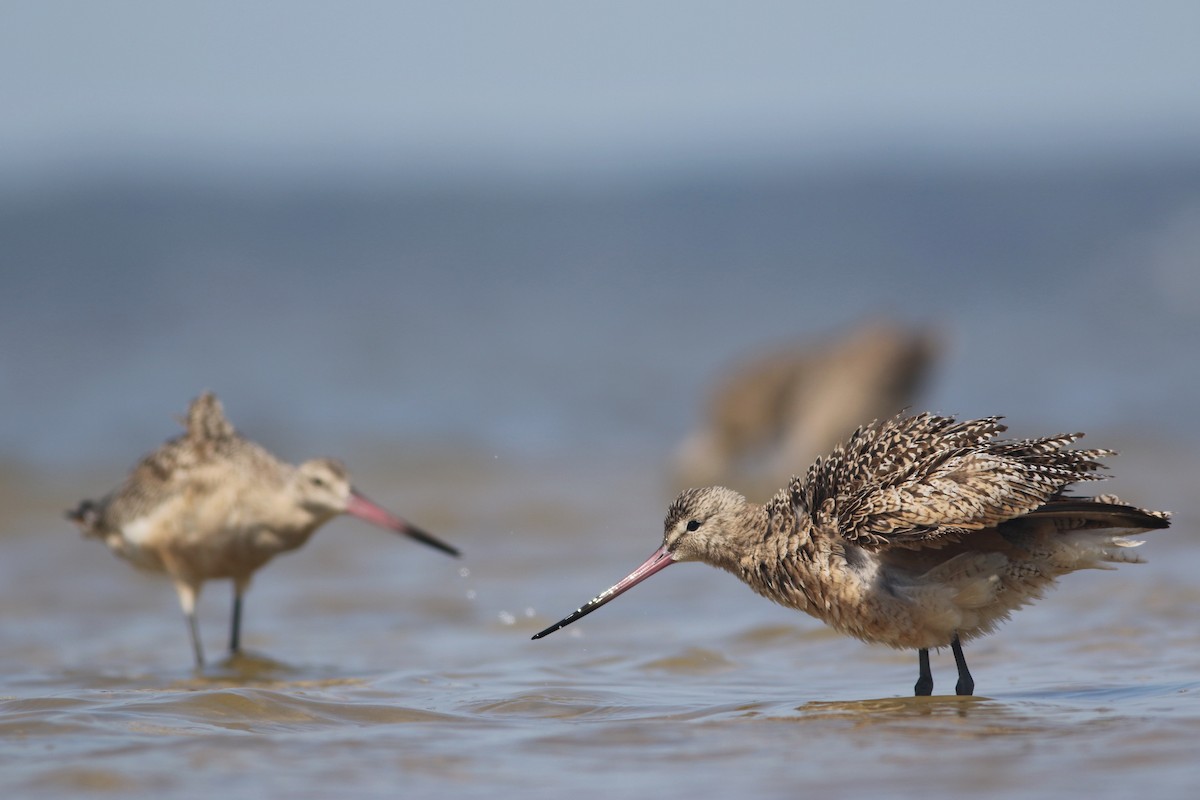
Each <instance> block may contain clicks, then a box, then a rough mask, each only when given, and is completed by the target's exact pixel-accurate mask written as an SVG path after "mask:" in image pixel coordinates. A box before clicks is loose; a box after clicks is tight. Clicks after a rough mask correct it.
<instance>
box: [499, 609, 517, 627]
mask: <svg viewBox="0 0 1200 800" xmlns="http://www.w3.org/2000/svg"><path fill="white" fill-rule="evenodd" d="M499 617H500V622H501V623H502V624H504V625H516V624H517V618H516V617H514V616H513V615H512V614H510V613H508V612H507V611H501V612H500V614H499Z"/></svg>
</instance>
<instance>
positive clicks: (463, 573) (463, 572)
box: [458, 567, 471, 578]
mask: <svg viewBox="0 0 1200 800" xmlns="http://www.w3.org/2000/svg"><path fill="white" fill-rule="evenodd" d="M458 577H460V578H469V577H471V570H469V569H467V568H466V567H460V568H459V570H458Z"/></svg>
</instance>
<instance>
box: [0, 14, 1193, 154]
mask: <svg viewBox="0 0 1200 800" xmlns="http://www.w3.org/2000/svg"><path fill="white" fill-rule="evenodd" d="M1198 42H1200V3H1196V2H1144V3H1133V2H1104V1H1103V0H1093V2H1004V3H986V4H984V3H963V2H943V1H941V0H913V1H912V2H905V3H901V2H847V3H828V2H826V3H799V2H738V3H708V2H690V1H689V0H675V1H673V2H592V3H578V2H430V3H398V2H347V3H312V2H295V1H294V0H267V1H265V2H253V3H246V2H235V1H234V0H209V1H208V2H204V3H190V4H174V3H161V2H152V1H150V0H143V1H140V2H139V1H137V0H126V1H125V2H120V1H114V0H109V2H103V3H96V2H88V1H87V0H77V1H76V2H67V1H58V2H55V1H54V0H29V1H28V2H11V0H10V1H9V2H4V3H3V4H2V5H0V76H3V77H2V78H0V104H2V106H3V108H4V109H5V112H4V117H3V118H4V122H3V124H0V169H6V170H18V171H21V172H25V173H28V172H29V171H32V172H34V173H37V172H38V171H41V170H43V169H50V168H58V169H61V168H63V167H64V166H66V167H68V168H69V167H70V166H71V165H77V164H80V163H85V162H87V161H89V160H90V159H93V158H97V157H111V156H117V157H122V158H137V157H140V156H150V157H154V158H158V159H173V158H177V157H181V158H185V159H195V160H199V161H206V160H211V161H216V162H222V161H226V162H231V163H266V164H278V165H281V166H284V167H288V166H290V165H294V164H297V163H311V164H317V165H320V164H322V163H330V162H332V163H342V162H351V163H352V162H354V161H359V162H360V163H370V162H375V161H377V160H383V161H385V162H391V163H396V164H401V165H403V164H423V165H427V166H428V165H432V166H433V167H434V168H440V167H444V166H447V165H449V166H455V165H457V166H460V167H467V168H473V167H476V166H488V167H490V168H497V169H502V170H503V169H516V170H521V169H524V168H527V167H532V168H536V167H537V166H541V167H543V168H550V169H556V168H559V167H563V166H567V167H570V166H576V165H591V166H596V165H601V166H603V165H606V164H614V163H615V164H637V163H641V162H646V161H652V162H663V161H666V162H670V161H680V160H682V161H685V162H686V161H689V160H696V159H708V158H715V159H718V160H720V159H726V160H734V161H736V160H738V159H751V160H753V159H757V158H763V159H764V160H769V158H770V157H774V156H778V155H784V156H787V157H791V158H798V159H803V158H805V157H806V156H812V155H813V154H818V155H827V154H829V153H831V152H832V153H841V154H845V153H854V152H856V151H859V150H867V151H872V150H873V151H883V152H885V153H886V152H887V151H889V150H893V149H899V150H904V149H911V148H914V147H915V148H918V149H922V150H930V151H933V152H935V153H940V152H943V151H946V152H951V153H955V154H960V155H961V154H965V155H967V156H972V155H975V154H978V153H980V152H989V151H993V150H998V151H1001V152H1012V151H1017V152H1022V151H1030V150H1032V151H1042V152H1045V151H1047V150H1051V151H1053V150H1066V151H1068V152H1073V151H1076V150H1078V149H1080V148H1084V149H1087V148H1120V149H1131V148H1132V149H1139V148H1140V149H1144V150H1153V149H1155V148H1162V147H1184V148H1186V147H1188V146H1189V145H1190V146H1193V147H1194V146H1195V145H1194V143H1196V142H1200V44H1198Z"/></svg>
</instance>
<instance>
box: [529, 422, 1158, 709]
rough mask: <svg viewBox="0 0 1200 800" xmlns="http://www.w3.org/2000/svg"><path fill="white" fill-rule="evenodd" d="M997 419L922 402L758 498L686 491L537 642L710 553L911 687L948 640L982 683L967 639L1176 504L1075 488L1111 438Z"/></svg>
mask: <svg viewBox="0 0 1200 800" xmlns="http://www.w3.org/2000/svg"><path fill="white" fill-rule="evenodd" d="M1003 430H1005V427H1004V426H1003V425H1001V424H1000V422H999V418H998V417H990V418H987V419H979V420H970V421H966V422H961V423H960V422H955V420H953V419H950V418H947V417H939V416H933V415H930V414H921V415H919V416H912V417H897V418H893V419H889V420H887V421H884V422H875V423H872V424H871V425H869V426H867V427H864V428H860V429H859V430H858V431H856V432H855V433H854V434H853V435H852V436H851V437H850V439H849V441H848V442H846V443H845V444H844V445H842V446H839V447H837V448H836V449H835V450H834V451H833V454H832V455H831V456H829V457H828V458H827V459H824V460H822V459H818V460H817V462H816V463H815V464H814V465H813V466H812V467H811V468H810V469H809V471H808V474H807V476H806V477H805V478H804V479H800V478H793V479H792V480H791V483H790V484H789V485H788V486H787V487H786V488H785V489H782V490H780V491H779V492H778V493H777V494H776V495H775V496H774V497H773V498H772V499H771V500H770V501H769V502H767V503H766V504H765V505H759V504H757V503H750V502H747V501H746V499H745V498H744V497H742V496H741V495H740V494H738V493H737V492H734V491H732V490H730V489H726V488H724V487H711V488H707V489H688V490H687V491H685V492H683V493H682V494H680V495H679V497H677V498H676V499H675V502H674V503H672V504H671V507H670V509H669V510H668V512H667V518H666V522H665V532H664V534H663V543H662V547H660V548H659V549H658V550H657V551H655V553H654V554H653V555H652V556H650V558H649V559H647V560H646V562H645V563H644V564H642V565H641V566H640V567H638V568H637V569H636V570H634V571H633V572H632V573H630V574H629V575H628V576H627V577H626V578H624V579H623V580H621V581H620V582H619V583H617V584H616V585H615V586H613V587H612V588H610V589H608V590H607V591H605V592H603V593H602V594H600V595H599V596H598V597H596V598H595V599H594V600H592V601H591V602H589V603H588V604H587V605H585V606H583V607H582V608H580V609H578V610H577V611H576V612H575V613H573V614H571V615H570V616H568V617H566V618H565V619H563V620H562V621H560V622H558V623H555V624H554V625H551V626H550V627H549V628H546V629H545V630H544V631H542V632H541V633H539V634H537V635H536V636H534V637H533V638H534V639H538V638H540V637H542V636H545V635H547V634H549V633H553V632H554V631H556V630H558V629H559V628H561V627H563V626H564V625H569V624H570V623H572V622H574V621H575V620H577V619H579V618H580V617H582V616H584V615H585V614H589V613H591V612H592V611H595V610H596V609H597V608H599V607H600V606H602V605H604V604H605V603H607V602H609V601H610V600H612V599H613V598H615V597H617V596H619V595H620V594H622V593H623V592H625V591H627V590H628V589H630V588H632V587H633V586H635V585H637V584H638V583H640V582H641V581H643V580H645V579H646V578H648V577H650V576H651V575H653V574H654V573H656V572H658V571H660V570H662V569H665V568H666V567H668V566H670V565H671V564H674V563H675V562H677V561H703V562H705V563H707V564H711V565H712V566H715V567H719V568H721V569H724V570H726V571H728V572H732V573H733V574H734V575H736V576H738V577H739V578H741V579H742V580H743V581H745V582H746V583H747V584H749V586H750V588H752V589H753V590H754V591H756V592H758V593H759V594H761V595H762V596H764V597H766V598H768V599H770V600H774V601H775V602H777V603H780V604H782V605H785V606H788V607H790V608H795V609H799V610H801V611H806V612H808V613H809V614H811V615H812V616H814V617H816V618H817V619H820V620H821V621H823V622H825V623H827V624H828V625H831V626H832V627H834V628H835V629H837V630H838V631H840V632H842V633H845V634H848V635H850V636H854V637H857V638H859V639H862V640H863V641H866V642H877V643H880V644H886V645H890V646H892V647H895V648H900V649H915V650H916V651H917V655H918V663H919V669H920V671H919V676H920V677H919V679H918V680H917V684H916V687H915V689H916V693H917V694H918V695H927V694H930V693H931V692H932V691H933V676H932V674H931V673H930V669H929V649H930V648H940V647H945V646H947V645H949V647H950V649H951V651H952V652H953V654H954V660H955V663H956V664H957V666H958V685H957V687H956V691H957V693H958V694H972V693H973V691H974V686H975V684H974V681H973V680H972V678H971V673H970V671H969V670H968V669H967V663H966V660H965V659H964V658H963V653H962V642H964V641H967V640H969V639H972V638H974V637H976V636H982V635H983V634H986V633H990V632H991V631H992V630H994V629H995V628H996V627H997V626H998V625H999V624H1000V623H1001V622H1003V621H1004V620H1005V619H1007V618H1008V616H1009V614H1011V613H1012V612H1013V611H1014V610H1016V609H1017V608H1019V607H1021V606H1022V605H1024V604H1026V603H1028V602H1031V601H1032V600H1034V599H1036V598H1038V597H1040V596H1041V595H1042V593H1043V592H1044V591H1045V590H1046V589H1047V588H1049V586H1050V585H1051V584H1052V583H1053V582H1054V580H1055V579H1056V578H1058V577H1059V576H1060V575H1065V574H1067V573H1068V572H1073V571H1075V570H1078V569H1087V568H1100V569H1111V567H1107V566H1106V565H1107V564H1109V563H1122V562H1137V561H1140V560H1141V559H1139V558H1138V557H1137V556H1136V555H1135V554H1134V553H1132V552H1130V550H1129V549H1128V548H1131V547H1136V546H1137V545H1139V544H1141V542H1138V541H1132V540H1130V539H1127V538H1125V535H1126V534H1130V533H1136V532H1138V531H1145V530H1150V529H1152V528H1165V527H1167V526H1168V525H1169V524H1170V522H1169V515H1168V514H1167V513H1165V512H1160V511H1147V510H1145V509H1141V508H1135V507H1133V506H1128V505H1123V504H1122V503H1121V502H1120V501H1119V500H1118V499H1117V498H1116V497H1113V496H1111V495H1102V496H1099V497H1071V496H1069V495H1066V494H1065V493H1064V491H1065V489H1066V488H1067V487H1068V486H1069V485H1070V484H1072V483H1076V482H1079V481H1089V480H1095V479H1097V478H1099V477H1102V476H1099V475H1097V474H1096V472H1095V471H1096V470H1097V469H1102V468H1103V467H1102V465H1101V464H1099V463H1098V461H1097V459H1099V458H1103V457H1105V456H1109V455H1113V453H1112V452H1111V451H1108V450H1070V449H1065V448H1066V445H1068V444H1070V443H1071V442H1073V441H1075V440H1076V439H1078V438H1079V437H1080V436H1082V435H1083V434H1081V433H1075V434H1061V435H1058V436H1048V437H1045V438H1042V439H1025V440H999V439H996V438H995V437H996V434H997V433H999V432H1001V431H1003Z"/></svg>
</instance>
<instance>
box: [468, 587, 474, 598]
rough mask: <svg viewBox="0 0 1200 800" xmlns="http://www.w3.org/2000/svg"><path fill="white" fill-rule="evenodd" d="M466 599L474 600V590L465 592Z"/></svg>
mask: <svg viewBox="0 0 1200 800" xmlns="http://www.w3.org/2000/svg"><path fill="white" fill-rule="evenodd" d="M467 599H468V600H474V599H475V590H474V589H468V590H467Z"/></svg>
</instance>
